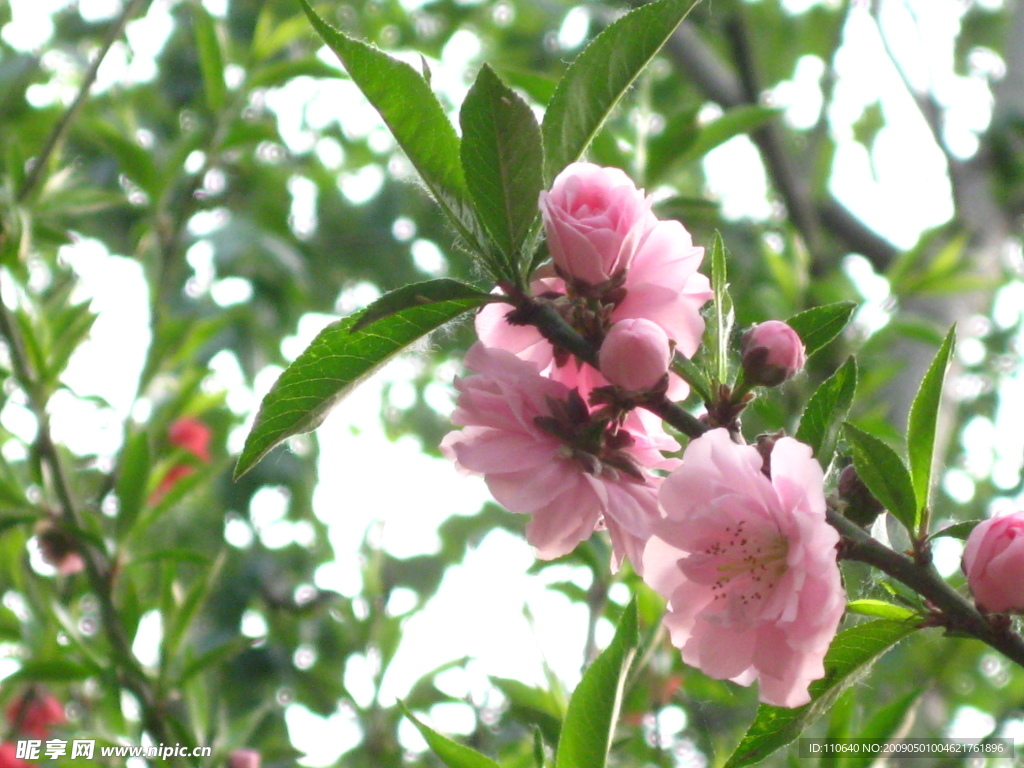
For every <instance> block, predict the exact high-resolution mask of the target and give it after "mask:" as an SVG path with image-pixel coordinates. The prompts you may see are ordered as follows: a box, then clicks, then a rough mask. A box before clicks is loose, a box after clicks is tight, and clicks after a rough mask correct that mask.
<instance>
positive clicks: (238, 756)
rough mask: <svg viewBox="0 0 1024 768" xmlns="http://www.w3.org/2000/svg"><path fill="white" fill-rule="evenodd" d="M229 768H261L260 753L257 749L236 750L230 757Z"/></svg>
mask: <svg viewBox="0 0 1024 768" xmlns="http://www.w3.org/2000/svg"><path fill="white" fill-rule="evenodd" d="M228 768H260V753H259V752H257V751H256V750H255V749H236V750H234V751H233V752H232V753H231V754H230V755H228Z"/></svg>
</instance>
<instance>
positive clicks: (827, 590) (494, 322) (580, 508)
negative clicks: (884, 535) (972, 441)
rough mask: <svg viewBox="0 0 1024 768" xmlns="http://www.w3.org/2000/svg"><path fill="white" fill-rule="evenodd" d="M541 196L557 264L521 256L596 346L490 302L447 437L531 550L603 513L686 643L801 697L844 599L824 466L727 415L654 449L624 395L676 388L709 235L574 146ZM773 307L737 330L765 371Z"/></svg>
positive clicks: (578, 538)
mask: <svg viewBox="0 0 1024 768" xmlns="http://www.w3.org/2000/svg"><path fill="white" fill-rule="evenodd" d="M540 209H541V214H542V216H543V220H544V226H545V230H546V235H547V242H548V248H549V251H550V253H551V257H552V264H551V265H549V266H547V267H542V268H541V270H540V271H539V273H538V274H537V275H535V279H534V281H533V283H532V286H531V290H532V293H533V296H534V298H535V299H536V300H539V301H545V302H547V303H548V306H550V307H552V308H554V310H555V311H556V312H557V313H558V314H559V315H560V316H561V318H562V319H563V320H565V321H566V322H567V323H568V324H569V325H570V326H572V327H573V328H574V329H575V330H576V331H577V332H578V333H579V334H580V335H581V336H582V337H583V338H584V339H585V340H587V341H588V342H589V343H590V344H591V345H592V346H593V347H594V348H595V349H596V350H598V355H597V360H596V362H597V367H593V366H591V365H589V364H587V363H584V362H582V361H580V360H578V359H576V358H575V357H574V356H573V355H571V354H569V352H568V351H567V350H564V349H561V348H559V347H557V346H555V345H553V344H552V343H551V342H549V341H548V340H547V339H546V338H545V337H544V336H543V335H542V334H541V332H540V331H539V330H538V329H537V328H535V327H534V326H532V325H526V324H520V323H519V322H518V317H517V313H516V311H515V310H513V311H512V312H509V310H508V307H507V305H503V304H498V303H495V304H492V305H489V306H488V307H487V308H486V309H484V310H483V311H481V312H480V314H479V315H478V317H477V323H476V329H477V333H478V335H479V338H480V341H479V342H478V343H477V344H476V345H474V346H473V347H472V349H470V351H469V353H468V354H467V356H466V360H465V364H466V367H467V368H468V369H469V371H470V372H471V375H469V376H467V377H466V378H463V379H461V380H459V381H457V382H456V385H455V386H456V389H457V390H458V393H459V396H458V401H457V405H456V410H455V413H454V415H453V418H452V420H453V422H454V423H455V424H456V425H458V426H460V427H461V429H460V430H457V431H454V432H452V433H450V434H449V435H447V436H446V437H445V439H444V440H443V442H442V444H441V449H442V451H443V452H444V454H445V455H446V456H448V457H449V458H450V459H452V460H453V461H454V462H455V463H456V465H457V467H458V468H459V469H460V470H461V471H463V472H465V473H472V474H479V475H483V477H484V479H485V481H486V483H487V486H488V488H489V490H490V491H491V493H492V494H493V495H494V497H495V499H497V500H498V501H499V502H500V503H501V504H502V505H504V506H505V507H506V508H508V509H509V510H511V511H512V512H517V513H522V514H526V515H529V517H530V520H529V522H528V524H527V528H526V536H527V539H528V541H529V542H530V543H531V544H532V545H533V546H534V547H535V549H536V551H537V555H538V557H540V558H543V559H551V558H555V557H559V556H561V555H564V554H566V553H568V552H570V551H572V550H573V549H574V548H575V547H576V546H577V545H578V544H579V543H580V542H582V541H584V540H586V539H588V538H589V537H590V536H591V535H592V534H593V532H594V531H595V530H598V529H602V528H604V529H607V530H608V532H609V535H610V537H611V541H612V547H613V553H614V566H615V567H618V566H619V565H620V564H621V562H622V560H623V559H628V560H629V561H630V563H631V564H632V566H633V568H634V569H635V570H636V571H637V572H638V573H640V574H641V575H642V576H643V577H644V578H645V580H647V581H648V582H649V583H650V584H651V585H652V586H653V587H654V588H655V589H656V590H658V591H659V592H660V593H661V594H662V595H663V596H664V597H665V598H666V600H667V601H668V614H667V616H666V620H665V621H666V625H667V626H668V628H669V630H670V632H671V636H672V640H673V642H674V643H675V644H676V645H677V646H678V647H680V648H681V649H682V653H683V658H684V660H685V661H686V662H687V663H689V664H692V665H694V666H697V667H700V668H701V669H702V670H704V671H705V672H706V673H707V674H709V675H710V676H712V677H716V678H722V679H730V680H734V681H736V682H738V683H742V684H746V685H749V684H750V683H751V682H753V681H754V680H759V681H760V693H761V698H762V700H763V701H766V702H768V703H771V704H776V705H779V706H787V707H793V706H798V705H800V704H803V703H806V702H807V701H809V694H808V684H809V683H810V682H811V681H813V680H815V679H818V678H820V677H822V676H823V675H824V668H823V666H822V659H823V657H824V654H825V651H826V650H827V648H828V646H829V643H830V642H831V640H832V638H833V636H834V635H835V632H836V629H837V627H838V623H839V620H840V618H841V617H842V614H843V610H844V607H845V593H844V591H843V587H842V584H841V582H840V576H839V569H838V566H837V561H836V544H837V543H838V534H837V533H836V532H835V530H834V529H833V528H832V527H831V526H829V525H828V523H827V522H826V521H825V496H824V490H823V473H822V470H821V467H820V466H819V465H818V463H817V461H815V459H814V458H813V456H812V453H811V450H810V448H808V447H807V446H805V445H802V444H800V443H798V442H797V441H795V440H793V439H791V438H781V439H778V440H777V441H776V442H775V444H774V447H773V449H772V450H771V453H770V456H769V457H768V458H767V459H765V458H764V457H763V455H762V452H761V451H759V450H758V448H756V447H753V446H748V445H741V444H739V443H736V442H734V437H733V435H732V434H731V433H730V432H729V431H728V430H726V429H714V430H711V431H709V432H707V433H706V434H704V435H702V436H701V437H698V438H696V439H693V440H691V441H690V443H689V445H688V446H687V448H686V451H685V452H684V454H683V457H682V459H681V460H680V459H676V458H670V457H667V456H666V455H665V453H666V452H671V451H677V450H678V449H679V447H680V446H679V444H678V443H677V442H676V441H675V440H674V439H673V438H672V437H670V436H669V435H668V434H666V433H665V432H664V431H663V428H662V425H661V422H660V420H659V419H657V418H656V417H654V416H653V414H652V413H651V412H650V411H647V410H645V409H643V408H635V407H634V406H635V405H637V404H640V405H643V404H645V403H649V402H651V401H652V400H653V399H657V398H664V397H668V398H670V399H675V398H679V397H682V396H685V394H686V393H687V386H686V384H685V382H683V381H682V380H681V379H679V378H677V377H675V376H674V375H672V374H670V372H669V364H670V361H671V358H672V356H673V355H674V354H675V353H680V354H682V355H685V356H687V357H689V356H692V355H693V354H694V353H695V352H696V351H697V348H698V346H699V345H700V340H701V336H702V334H703V329H704V322H703V319H702V317H701V314H700V310H701V307H702V306H703V305H704V304H705V303H706V302H707V301H708V300H709V299H710V298H711V297H712V292H711V290H710V286H709V283H708V280H707V278H706V277H704V276H703V275H701V274H699V273H698V272H697V267H698V266H699V265H700V262H701V259H702V257H703V249H702V248H698V247H695V246H694V245H693V243H692V241H691V239H690V236H689V234H688V233H687V232H686V230H685V229H684V228H683V226H682V225H681V224H679V223H678V222H675V221H660V220H658V219H657V218H656V217H655V216H654V214H653V213H652V212H651V199H650V198H649V197H645V196H644V194H643V192H642V191H640V190H638V189H637V188H636V187H635V186H634V185H633V183H632V182H631V181H630V180H629V178H628V177H627V176H626V175H625V174H624V173H622V172H621V171H619V170H617V169H613V168H600V167H597V166H594V165H590V164H587V163H576V164H573V165H570V166H569V167H568V168H566V169H565V171H563V172H562V173H561V174H560V175H559V176H558V177H557V178H556V179H555V182H554V185H553V187H552V189H551V191H550V192H545V193H542V194H541V197H540ZM766 325H767V324H766ZM778 326H784V324H781V323H780V324H778ZM778 326H775V325H767V327H764V326H762V327H761V328H760V330H758V329H755V330H754V331H753V332H752V334H751V335H750V337H749V339H748V344H747V353H746V357H747V358H748V360H746V361H745V362H749V365H750V368H751V371H752V372H753V375H755V377H756V375H757V373H758V372H760V374H763V375H761V378H762V379H764V380H765V381H763V382H761V383H763V384H764V385H766V386H771V385H773V384H774V383H779V381H781V380H783V379H784V378H788V377H789V376H791V375H792V374H793V373H794V372H795V370H797V369H798V368H799V367H800V366H802V364H803V360H802V356H803V346H802V344H800V341H799V337H797V336H796V334H795V333H794V332H792V329H789V328H788V326H785V327H784V328H780V327H778ZM755 369H756V370H755ZM768 379H772V380H775V379H778V380H777V381H772V382H769V381H768ZM663 471H671V474H670V475H668V476H667V477H664V476H663V475H662V474H659V472H663Z"/></svg>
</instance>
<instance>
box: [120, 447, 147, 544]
mask: <svg viewBox="0 0 1024 768" xmlns="http://www.w3.org/2000/svg"><path fill="white" fill-rule="evenodd" d="M149 469H150V455H149V439H148V437H147V436H146V433H145V432H142V431H139V432H136V433H135V434H133V435H130V436H129V437H128V438H127V439H126V440H125V444H124V448H122V449H121V460H120V462H119V463H118V467H117V480H116V483H115V485H114V489H115V492H116V494H117V501H118V510H117V519H116V525H117V530H118V532H120V533H123V532H125V531H127V530H130V529H131V526H132V523H133V522H134V521H135V518H136V517H137V516H138V514H139V510H141V509H142V507H143V505H144V504H145V503H146V487H147V485H148V480H149Z"/></svg>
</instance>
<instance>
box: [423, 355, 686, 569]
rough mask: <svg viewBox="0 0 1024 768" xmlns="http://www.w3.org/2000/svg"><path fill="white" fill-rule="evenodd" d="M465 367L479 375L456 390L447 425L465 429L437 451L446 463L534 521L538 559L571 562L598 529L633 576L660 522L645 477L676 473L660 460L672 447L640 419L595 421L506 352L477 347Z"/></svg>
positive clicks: (652, 482)
mask: <svg viewBox="0 0 1024 768" xmlns="http://www.w3.org/2000/svg"><path fill="white" fill-rule="evenodd" d="M466 367H467V368H469V369H470V370H471V371H474V372H475V374H474V375H472V376H469V377H467V378H465V379H462V380H460V381H457V382H456V385H455V386H456V388H457V389H458V391H459V398H458V403H457V406H456V410H455V413H454V415H453V416H452V421H453V422H454V423H455V424H458V425H461V426H462V427H463V428H462V429H461V430H460V431H456V432H451V433H449V434H448V435H447V436H446V437H445V438H444V440H443V441H442V442H441V451H442V452H443V453H444V454H445V456H447V457H448V458H450V459H451V460H453V461H454V462H455V463H456V464H457V466H458V467H459V469H460V470H462V471H464V472H467V473H474V474H481V475H483V476H484V479H485V480H486V482H487V487H488V488H489V489H490V491H491V493H492V494H493V495H494V498H495V499H497V500H498V502H499V503H501V504H502V505H504V506H505V507H506V508H507V509H509V510H510V511H512V512H517V513H521V514H527V515H530V522H529V523H528V524H527V528H526V538H527V540H528V541H529V542H530V543H531V544H532V545H533V546H534V547H535V548H536V550H537V556H538V557H540V558H541V559H545V560H549V559H552V558H555V557H559V556H561V555H564V554H567V553H568V552H571V551H572V550H573V549H574V548H575V547H576V545H577V544H579V543H580V542H581V541H583V540H584V539H587V538H589V537H590V535H591V534H592V533H593V532H594V530H595V529H597V528H599V527H601V526H602V525H603V526H605V527H607V529H608V532H609V534H610V535H611V539H612V545H613V549H614V552H615V560H616V565H618V564H619V563H621V560H622V558H623V557H628V558H629V559H630V561H631V562H632V563H633V564H634V565H635V566H637V567H639V563H640V558H639V556H640V553H641V552H642V551H643V544H644V541H646V539H647V537H648V536H649V534H650V530H651V525H652V524H653V522H654V521H655V520H656V519H658V517H659V516H660V515H659V512H658V503H657V488H658V484H659V482H660V478H658V477H655V476H653V475H651V474H649V473H648V472H647V471H646V469H647V468H670V467H672V466H674V465H675V464H676V463H677V462H673V461H672V460H666V459H665V458H664V457H663V456H662V455H661V453H660V451H659V450H658V449H659V448H662V447H664V448H668V449H671V447H672V444H673V443H674V441H672V440H671V439H670V438H667V436H659V435H655V436H653V437H652V436H651V435H648V434H647V432H646V431H645V423H644V421H643V420H642V418H641V417H640V416H639V415H637V416H634V415H633V414H630V417H628V418H627V419H626V423H625V425H623V426H619V425H617V424H616V423H607V420H605V421H601V420H599V419H596V418H594V417H593V414H591V412H590V410H589V409H588V407H587V405H586V403H584V401H583V399H582V398H581V397H580V395H579V393H578V392H577V391H575V390H571V389H569V388H568V387H567V386H565V385H564V384H562V383H561V382H558V381H554V380H553V379H550V378H546V377H544V376H542V375H541V374H540V371H539V370H538V369H537V366H536V365H534V364H533V363H530V362H527V361H525V360H521V359H519V358H517V357H515V356H514V355H512V354H511V353H509V352H506V351H504V350H500V349H491V348H488V347H485V346H483V345H482V344H476V345H474V346H473V347H472V348H471V349H470V350H469V353H468V354H467V355H466ZM676 447H678V445H676Z"/></svg>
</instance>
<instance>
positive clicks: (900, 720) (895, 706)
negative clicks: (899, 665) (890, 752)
mask: <svg viewBox="0 0 1024 768" xmlns="http://www.w3.org/2000/svg"><path fill="white" fill-rule="evenodd" d="M920 697H921V691H920V689H918V690H912V691H910V692H909V693H905V694H903V695H902V696H900V697H899V698H897V699H896V700H895V701H893V702H889V703H888V704H885V705H883V706H881V707H879V708H878V709H877V710H875V711H874V712H873V713H872V714H871V717H870V718H868V720H867V722H865V723H864V725H863V727H861V728H860V730H859V731H858V732H857V734H856V736H855V738H856V739H858V740H860V739H870V740H871V741H875V742H884V741H888V740H889V739H891V738H892V737H893V736H895V735H896V734H897V733H898V732H899V730H900V728H901V727H902V726H903V724H904V723H905V722H906V720H907V713H908V712H909V711H910V709H911V708H912V707H913V706H914V704H916V703H917V700H918V699H919V698H920ZM839 760H841V761H842V762H839ZM877 762H878V756H877V755H870V754H861V755H849V756H843V757H842V758H838V759H837V763H836V764H837V765H838V766H841V768H869V766H871V765H874V764H875V763H877Z"/></svg>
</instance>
